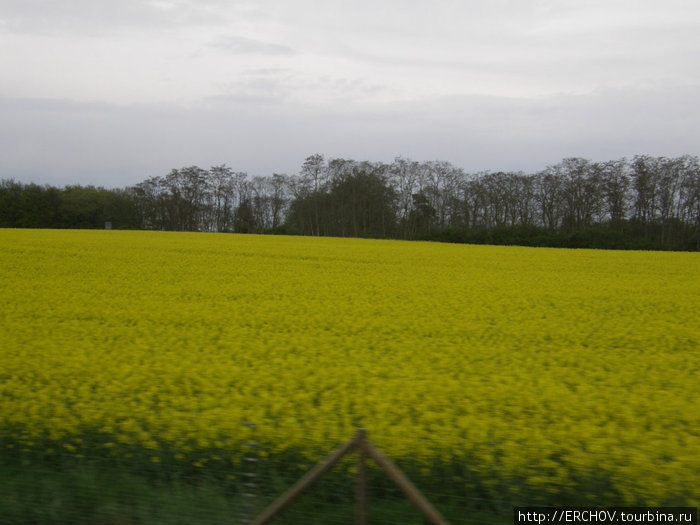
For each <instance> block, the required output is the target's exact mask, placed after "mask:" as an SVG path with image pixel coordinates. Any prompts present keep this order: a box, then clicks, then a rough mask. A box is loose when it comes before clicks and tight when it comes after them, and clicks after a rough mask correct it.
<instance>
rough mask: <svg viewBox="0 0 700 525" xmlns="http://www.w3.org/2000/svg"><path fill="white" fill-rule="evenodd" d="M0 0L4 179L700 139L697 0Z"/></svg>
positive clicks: (130, 177)
mask: <svg viewBox="0 0 700 525" xmlns="http://www.w3.org/2000/svg"><path fill="white" fill-rule="evenodd" d="M633 7H634V8H633V9H632V8H630V3H629V2H628V1H627V0H587V1H585V2H584V1H581V0H560V1H557V2H551V1H549V0H532V1H528V2H522V1H521V0H502V1H498V2H494V1H493V0H435V2H432V3H430V4H426V3H425V2H420V1H418V0H382V1H381V2H376V1H372V0H356V1H355V2H352V3H350V2H345V1H343V0H328V1H327V2H317V1H315V0H295V1H294V2H289V1H288V0H236V1H234V2H221V1H220V0H152V1H146V0H124V1H123V2H113V1H108V0H89V1H88V0H26V1H23V2H18V1H14V0H0V29H1V31H0V46H2V47H3V49H8V50H10V52H7V53H2V54H0V74H1V76H0V79H2V80H0V114H2V124H3V125H2V126H0V177H2V178H7V177H14V178H20V179H22V180H25V181H29V180H34V181H36V182H50V183H54V184H62V183H73V182H80V183H86V184H87V183H93V184H104V185H108V186H121V185H124V184H129V183H134V182H137V181H139V180H142V179H143V178H145V177H147V176H150V175H158V174H163V173H167V171H168V170H169V169H171V168H173V167H178V166H182V165H191V164H198V165H201V166H203V167H207V166H210V165H214V164H220V163H223V162H226V163H228V164H229V165H231V166H234V167H235V168H236V169H240V170H245V171H249V172H250V173H251V174H254V175H264V174H269V173H272V172H288V173H289V172H294V171H296V170H297V169H298V168H299V166H300V165H301V163H302V162H303V159H304V158H305V157H306V156H307V155H309V154H311V153H315V152H320V153H325V154H326V155H328V156H337V157H344V158H356V159H368V160H382V161H390V160H391V159H393V157H395V156H397V155H402V156H405V157H411V158H414V159H416V160H432V159H442V160H447V161H450V162H452V163H454V164H456V165H458V166H461V167H463V168H464V169H466V170H467V171H479V170H487V169H490V170H511V169H522V170H525V171H536V170H539V169H542V168H544V167H545V166H546V165H547V164H551V163H555V162H558V161H559V160H561V158H563V157H567V156H584V157H588V158H591V159H594V160H608V159H612V158H619V157H622V156H632V155H634V154H638V153H648V154H652V155H669V156H670V155H679V154H683V153H689V154H698V151H697V144H699V143H700V135H699V133H700V132H699V131H698V130H700V116H699V114H698V111H699V110H698V108H700V68H697V58H696V57H697V56H698V54H700V36H699V35H700V4H699V3H697V1H696V0H664V1H663V2H661V1H660V0H659V1H657V0H648V1H644V2H636V3H635V4H634V6H633Z"/></svg>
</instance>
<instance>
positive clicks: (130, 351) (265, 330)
mask: <svg viewBox="0 0 700 525" xmlns="http://www.w3.org/2000/svg"><path fill="white" fill-rule="evenodd" d="M0 246H1V249H0V282H1V283H2V285H1V290H2V293H1V294H0V434H2V435H3V436H4V440H3V442H2V443H3V447H5V448H6V450H5V451H4V452H3V453H4V454H10V453H13V451H23V452H25V453H29V452H32V451H36V452H41V453H46V454H48V455H50V454H52V453H59V452H60V453H61V454H70V455H76V456H83V455H85V456H89V455H95V454H102V455H108V456H113V457H123V456H127V455H131V456H133V455H134V454H136V455H137V456H138V457H141V458H143V460H144V461H147V462H149V463H150V464H153V465H155V464H158V463H161V462H163V463H168V464H172V462H181V463H182V464H187V465H191V466H192V467H193V468H197V467H203V466H205V465H211V464H219V465H224V466H225V465H235V464H237V462H239V460H240V457H241V454H242V451H243V449H244V446H245V445H244V444H245V443H246V442H247V441H248V440H249V439H250V435H249V434H250V432H252V430H249V427H246V426H244V425H243V422H246V421H250V422H255V423H256V427H255V430H254V431H255V432H256V435H255V439H256V440H257V441H259V442H260V443H261V449H260V450H261V451H262V454H263V455H264V456H265V457H266V461H268V462H270V463H272V464H274V462H276V461H278V462H280V463H283V462H285V464H289V463H290V461H291V462H292V463H294V462H295V461H297V459H298V462H299V464H300V465H301V464H305V462H306V460H308V458H311V457H316V456H315V454H317V451H318V450H326V451H328V452H330V451H331V450H332V449H333V448H334V447H335V446H336V445H338V444H340V443H342V442H343V441H345V440H347V439H349V438H350V437H351V436H352V435H353V433H354V431H355V429H356V428H357V427H364V428H367V429H368V431H369V435H370V438H373V439H374V440H375V442H376V443H377V445H378V446H379V447H380V448H381V449H382V451H383V452H385V453H386V455H388V456H390V457H392V458H395V459H399V460H400V459H402V458H403V459H406V458H410V459H411V461H413V462H415V464H417V465H421V466H422V467H421V468H423V471H424V472H425V473H430V472H432V471H433V470H435V471H440V472H441V473H443V474H444V473H445V472H447V473H448V475H449V476H450V480H451V481H452V483H453V484H454V485H460V484H462V485H464V487H465V491H468V490H471V489H474V488H475V487H476V485H479V487H480V491H481V492H480V494H484V493H487V492H488V491H489V490H492V491H498V492H499V493H508V494H510V495H511V496H512V497H513V498H516V499H517V498H518V497H519V494H540V495H545V496H547V495H548V496H549V497H550V499H549V500H548V501H551V502H556V501H558V500H557V498H558V497H561V498H564V497H567V498H569V499H571V498H574V499H575V498H578V501H580V502H581V503H585V502H590V503H594V504H637V503H638V504H649V505H655V504H676V503H677V504H682V503H684V504H693V505H697V504H698V502H699V501H700V408H699V407H700V382H699V378H700V344H699V343H700V255H699V254H696V253H659V252H613V251H607V252H606V251H592V250H578V251H577V250H556V249H542V248H540V249H532V248H520V247H489V246H466V245H446V244H436V243H419V242H410V243H409V242H400V241H378V240H358V239H352V240H351V239H331V238H325V239H324V238H307V237H275V236H252V235H251V236H246V235H226V234H188V233H163V232H120V231H46V230H33V231H32V230H0ZM138 451H141V452H140V453H139V452H138ZM139 454H141V455H140V456H139ZM290 458H291V459H290ZM441 479H444V478H441ZM528 497H529V496H528Z"/></svg>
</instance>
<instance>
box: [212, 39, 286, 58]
mask: <svg viewBox="0 0 700 525" xmlns="http://www.w3.org/2000/svg"><path fill="white" fill-rule="evenodd" d="M209 45H211V46H212V47H216V48H219V49H223V50H225V51H228V52H231V53H243V54H260V55H283V56H292V55H296V54H297V51H295V50H294V49H292V48H291V47H289V46H285V45H281V44H275V43H272V42H264V41H262V40H256V39H253V38H246V37H242V36H220V37H217V38H215V39H214V40H212V41H211V43H210V44H209Z"/></svg>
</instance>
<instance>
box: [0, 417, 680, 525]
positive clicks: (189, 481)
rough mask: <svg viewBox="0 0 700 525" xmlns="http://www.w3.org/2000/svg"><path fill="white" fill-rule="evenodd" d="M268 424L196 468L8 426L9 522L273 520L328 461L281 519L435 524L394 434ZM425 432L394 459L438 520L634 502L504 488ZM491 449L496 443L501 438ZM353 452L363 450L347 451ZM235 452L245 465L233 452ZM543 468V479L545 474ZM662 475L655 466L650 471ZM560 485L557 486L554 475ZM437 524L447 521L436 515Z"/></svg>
mask: <svg viewBox="0 0 700 525" xmlns="http://www.w3.org/2000/svg"><path fill="white" fill-rule="evenodd" d="M241 428H242V429H243V428H244V427H243V423H241ZM261 430H262V429H261V428H260V427H256V426H255V425H247V426H246V427H245V432H246V435H247V436H248V438H247V439H248V440H249V441H247V442H246V443H244V444H243V445H242V446H241V447H239V448H238V449H237V450H235V451H226V450H220V451H214V452H211V451H210V452H209V453H208V454H209V457H210V458H211V457H217V455H218V456H221V457H220V460H215V459H211V460H210V461H208V462H206V463H205V462H201V463H198V464H197V465H193V464H192V463H191V462H183V461H178V460H175V459H173V458H170V459H169V458H167V457H166V456H165V454H161V459H160V461H159V462H154V461H153V460H152V457H151V456H150V452H148V453H145V454H144V453H142V454H141V455H139V454H140V453H139V451H138V450H131V451H129V450H128V449H126V448H124V449H122V450H120V451H119V453H113V454H110V453H109V450H110V449H107V448H99V447H95V446H93V447H92V448H90V447H88V446H87V445H86V447H85V449H83V450H81V449H79V450H71V449H70V448H69V447H62V446H60V445H59V446H56V445H55V444H54V446H52V448H51V449H47V448H45V447H44V448H42V447H41V446H40V444H39V443H37V444H36V446H35V447H34V450H30V449H29V448H18V446H17V440H15V441H12V440H11V438H10V437H9V436H10V435H11V434H10V433H5V434H4V435H0V523H3V524H7V525H25V524H37V525H40V524H47V525H48V524H51V525H59V524H64V523H81V524H86V525H127V524H128V525H137V524H139V525H140V524H144V525H146V524H148V525H151V524H153V525H180V524H182V525H193V524H197V525H209V524H211V525H214V524H217V525H246V524H249V525H253V523H256V525H257V524H260V523H263V522H262V521H260V519H261V516H262V517H263V518H265V517H266V516H267V515H266V514H264V513H265V511H266V509H270V508H273V509H274V508H275V507H272V506H273V505H275V502H276V501H277V502H279V498H280V495H282V494H284V493H285V492H286V491H288V490H289V489H290V487H294V485H295V484H296V483H299V479H300V478H302V479H303V478H304V475H305V474H307V473H308V472H309V471H311V472H314V470H313V469H314V466H315V465H327V468H326V467H323V468H324V473H325V474H324V475H323V476H316V475H315V474H314V478H315V482H314V484H313V487H312V488H311V490H309V491H307V492H305V493H303V494H302V493H301V492H300V493H299V494H296V496H298V497H296V499H295V500H294V502H293V504H290V505H289V506H287V507H286V508H284V512H282V513H280V514H277V515H274V516H270V517H274V518H275V519H274V520H273V521H272V523H274V524H284V525H295V524H299V525H301V524H303V525H313V524H331V525H332V524H350V523H362V521H361V520H362V519H365V518H364V517H365V516H366V517H367V518H366V519H367V521H368V522H369V523H372V524H405V525H411V524H415V525H420V524H425V523H430V522H431V521H430V520H429V519H427V518H426V517H425V514H424V513H422V512H420V511H418V510H417V509H416V505H415V501H414V502H412V501H411V500H409V498H408V497H407V495H406V490H405V487H404V489H402V488H400V487H397V485H396V483H395V481H396V476H394V477H393V478H392V477H391V476H390V475H389V474H387V473H386V468H385V467H386V465H383V464H382V460H381V459H380V460H379V465H378V464H377V462H376V460H377V458H378V457H380V456H379V455H378V454H377V453H375V451H378V450H381V451H388V450H390V449H392V443H394V440H395V436H389V435H375V434H374V433H370V435H369V437H370V438H371V442H370V441H366V440H364V438H360V437H358V436H355V438H353V440H352V441H350V442H346V441H347V439H348V437H350V436H349V435H347V434H346V435H340V431H338V432H339V433H338V434H336V435H328V434H324V435H320V434H319V432H320V431H319V430H317V429H314V428H311V427H309V428H301V427H300V428H299V435H300V436H302V439H301V441H300V440H299V439H297V440H296V441H297V442H301V443H302V445H301V449H300V450H296V451H288V452H285V453H284V454H282V455H281V454H280V453H279V450H278V449H276V445H277V444H279V443H274V442H269V441H266V440H258V439H257V438H256V433H257V432H259V431H261ZM445 432H449V429H446V430H445ZM260 434H263V432H260ZM421 439H422V441H421V443H419V445H420V446H418V447H417V449H421V450H423V451H424V453H425V457H421V456H420V455H419V454H421V452H420V451H413V450H411V451H406V453H404V454H401V453H392V454H391V455H390V458H391V463H392V464H394V465H395V466H396V467H397V469H399V470H400V471H402V472H403V473H405V475H406V477H407V478H408V479H409V480H410V485H411V486H413V487H415V489H416V491H419V492H420V493H421V494H422V495H423V496H424V498H425V499H426V500H428V501H429V502H430V504H432V506H433V507H434V509H436V512H437V514H439V517H440V518H441V519H442V518H444V520H445V521H446V522H448V523H451V524H453V525H458V524H465V525H470V524H482V525H504V524H510V523H512V510H513V507H514V506H516V505H530V504H550V505H571V504H579V505H584V504H585V505H599V506H600V505H614V504H618V505H619V504H620V503H621V502H622V501H623V500H621V499H620V498H618V497H617V496H616V495H615V493H614V492H610V490H611V489H610V486H606V485H605V480H598V482H597V483H598V484H591V485H587V486H586V489H587V491H586V492H585V493H581V495H580V498H578V499H576V500H568V501H566V500H563V499H558V498H554V497H553V498H551V499H550V500H548V501H542V500H536V499H535V497H534V496H536V495H533V494H530V493H528V492H526V487H525V485H523V487H518V486H514V485H512V484H511V485H510V486H505V485H502V484H500V485H499V484H498V475H499V472H498V471H497V470H494V469H490V470H489V469H488V468H485V469H483V470H481V471H477V473H479V472H480V474H479V475H480V476H481V477H478V476H477V477H475V474H474V472H475V470H473V469H472V467H474V465H470V464H469V462H452V463H448V462H445V463H440V461H439V460H437V461H436V462H434V463H432V464H431V463H430V461H431V458H435V457H440V454H441V450H442V449H441V447H442V443H443V442H444V438H443V437H442V436H441V435H440V433H439V431H435V432H434V433H433V434H432V435H426V436H425V437H423V438H421ZM258 441H260V442H258ZM343 442H346V443H345V446H344V448H343V449H342V451H343V452H346V454H345V455H343V454H337V456H338V457H337V461H334V462H333V464H330V465H329V464H328V462H324V459H328V453H329V451H331V450H333V449H334V448H335V447H337V446H338V444H339V443H343ZM452 442H454V440H453V441H452ZM375 445H376V446H375ZM465 446H466V443H465ZM484 446H486V447H493V448H494V449H497V444H496V443H485V445H484ZM536 447H537V445H534V444H531V443H528V442H527V441H525V440H522V441H521V442H520V443H519V444H518V449H519V451H520V453H521V454H522V458H523V461H524V462H528V461H529V462H530V463H533V462H536V461H537V460H536V458H540V457H543V456H544V454H543V453H544V452H546V451H543V450H541V449H538V448H536ZM280 448H284V447H280ZM350 451H352V452H353V454H352V455H349V454H347V452H350ZM336 452H337V451H336ZM355 453H357V456H356V455H355ZM226 454H228V456H226ZM285 454H286V455H285ZM589 454H590V455H591V456H592V455H593V453H589ZM234 456H235V459H236V461H235V462H233V461H231V460H232V458H234ZM595 459H596V460H598V461H599V462H600V464H602V465H605V464H614V463H615V462H619V461H620V458H619V457H618V456H615V455H614V453H613V452H612V451H599V452H597V453H596V456H595ZM370 460H375V461H370ZM537 466H539V464H537ZM330 467H332V469H331V468H330ZM542 467H543V470H542V476H543V477H546V476H547V474H546V472H545V470H544V465H543V466H542ZM470 469H472V470H470ZM653 474H654V473H653V472H649V473H648V475H649V477H650V478H651V477H653ZM358 481H359V482H358ZM552 483H556V480H555V479H554V478H552ZM519 488H521V489H522V492H521V493H520V495H519V496H518V497H516V498H514V497H513V491H514V489H519ZM681 488H682V487H678V489H679V490H678V493H679V495H682V493H681V492H680V489H681ZM409 492H410V491H409ZM589 497H592V498H593V499H587V498H589ZM358 502H359V504H358ZM691 502H692V501H691ZM678 503H679V504H681V503H688V501H687V500H685V501H684V500H680V501H679V502H678ZM358 505H359V507H358ZM358 508H359V512H358ZM272 514H274V513H272ZM432 518H435V516H432ZM255 519H258V520H259V521H258V522H255V521H254V520H255ZM266 519H267V518H266ZM432 522H437V523H440V521H436V520H435V519H433V521H432Z"/></svg>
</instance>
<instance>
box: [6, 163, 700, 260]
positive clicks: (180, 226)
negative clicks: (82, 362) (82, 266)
mask: <svg viewBox="0 0 700 525" xmlns="http://www.w3.org/2000/svg"><path fill="white" fill-rule="evenodd" d="M106 225H107V226H108V227H112V228H115V229H131V230H169V231H199V232H237V233H275V234H293V235H321V236H338V237H371V238H392V239H421V240H435V241H445V242H458V243H479V244H514V245H524V246H555V247H572V248H612V249H667V250H688V251H698V250H700V162H699V161H698V157H692V156H689V155H685V156H681V157H678V158H665V157H651V156H646V155H639V156H635V157H634V158H633V159H631V160H627V159H621V160H613V161H608V162H593V161H590V160H586V159H582V158H567V159H564V160H562V161H561V162H559V163H558V164H556V165H553V166H549V167H548V168H546V169H545V170H543V171H541V172H538V173H534V174H526V173H523V172H482V173H475V174H469V173H466V172H465V171H463V170H462V169H460V168H457V167H455V166H453V165H452V164H450V163H448V162H442V161H434V162H414V161H412V160H409V159H405V158H401V157H399V158H396V159H395V160H394V162H392V163H390V164H386V163H376V162H368V161H355V160H344V159H328V160H327V159H325V158H324V156H322V155H318V154H317V155H312V156H310V157H308V158H307V159H306V160H305V162H304V163H303V165H302V166H301V169H300V171H299V173H298V174H295V175H281V174H273V175H271V176H266V177H250V176H248V175H247V174H246V173H243V172H237V171H234V170H233V169H231V168H229V167H227V166H226V165H221V166H214V167H212V168H210V169H208V170H207V169H202V168H199V167H197V166H190V167H184V168H180V169H173V170H172V171H171V172H170V173H168V174H167V175H165V176H157V177H151V178H149V179H147V180H144V181H143V182H140V183H138V184H136V185H135V186H131V187H126V188H122V189H105V188H102V187H94V186H66V187H64V188H56V187H52V186H39V185H36V184H22V183H20V182H16V181H14V180H12V179H3V180H0V227H3V228H100V229H102V228H105V227H106Z"/></svg>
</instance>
